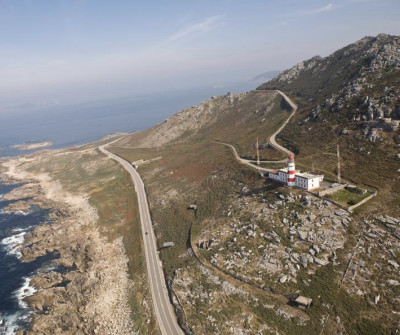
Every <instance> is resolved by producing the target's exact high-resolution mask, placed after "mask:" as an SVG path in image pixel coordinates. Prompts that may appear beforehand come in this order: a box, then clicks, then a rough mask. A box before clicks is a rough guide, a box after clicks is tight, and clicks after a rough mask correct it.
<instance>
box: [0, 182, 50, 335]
mask: <svg viewBox="0 0 400 335" xmlns="http://www.w3.org/2000/svg"><path fill="white" fill-rule="evenodd" d="M16 187H18V185H7V184H4V183H0V334H1V335H11V334H14V333H15V331H16V330H18V329H25V328H26V327H28V326H29V323H30V321H31V320H30V310H29V308H28V305H27V304H26V302H24V300H23V299H24V298H25V297H27V296H29V295H31V294H33V293H34V292H35V290H34V288H33V287H31V286H29V281H30V279H31V278H32V277H33V276H35V275H37V274H38V273H41V272H47V271H50V270H51V269H52V264H51V260H52V259H53V255H46V256H43V257H41V258H39V259H37V260H35V261H33V262H29V263H24V262H22V261H21V259H20V258H21V251H20V249H21V244H22V242H23V240H24V235H25V234H26V233H28V232H29V231H31V230H33V229H34V228H35V226H36V225H38V224H40V223H43V222H45V221H46V220H47V215H48V212H47V211H45V210H42V209H40V208H39V207H35V208H32V209H31V210H30V211H29V212H23V211H18V212H15V213H9V212H7V211H5V210H4V208H5V207H6V206H7V205H9V204H10V203H12V202H15V201H4V200H3V199H2V198H3V195H4V194H6V193H8V192H10V191H11V190H12V189H13V188H16Z"/></svg>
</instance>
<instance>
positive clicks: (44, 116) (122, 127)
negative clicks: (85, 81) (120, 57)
mask: <svg viewBox="0 0 400 335" xmlns="http://www.w3.org/2000/svg"><path fill="white" fill-rule="evenodd" d="M253 85H254V84H250V83H244V84H237V85H233V86H232V87H229V88H224V87H217V88H214V87H206V88H200V89H195V90H183V91H179V92H166V93H159V94H148V95H141V96H137V97H124V98H118V99H117V98H115V99H109V100H103V101H95V102H88V103H81V104H71V105H64V106H58V105H53V106H47V107H42V108H35V109H29V108H25V110H23V111H19V112H17V113H9V112H7V113H2V110H1V109H0V157H2V156H16V155H21V154H24V153H27V152H24V151H20V150H18V149H16V148H12V146H13V145H19V144H25V143H37V142H44V141H50V142H53V143H54V145H53V146H51V147H49V148H56V149H60V148H66V147H71V146H75V145H79V144H83V143H88V142H93V141H96V140H99V139H100V138H101V137H103V136H106V135H109V134H113V133H117V132H134V131H139V130H144V129H147V128H149V127H152V126H154V125H156V124H157V123H159V122H161V121H163V120H165V119H166V118H168V117H170V116H171V115H173V114H175V113H176V112H178V111H180V110H181V109H184V108H187V107H191V106H193V105H196V104H199V103H200V102H202V101H204V100H206V99H209V98H210V97H211V96H214V95H222V94H226V92H227V91H228V90H231V91H232V92H233V93H239V92H245V91H248V90H250V89H251V88H253ZM30 152H33V151H29V153H30Z"/></svg>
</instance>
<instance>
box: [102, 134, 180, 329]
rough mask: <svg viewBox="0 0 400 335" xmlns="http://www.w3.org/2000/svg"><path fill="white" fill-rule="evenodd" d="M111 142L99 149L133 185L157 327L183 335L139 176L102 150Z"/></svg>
mask: <svg viewBox="0 0 400 335" xmlns="http://www.w3.org/2000/svg"><path fill="white" fill-rule="evenodd" d="M113 142H115V141H112V142H110V143H107V144H105V145H102V146H100V147H99V149H100V151H101V152H102V153H104V154H105V155H107V156H108V157H110V158H111V159H114V160H116V161H117V162H118V163H120V164H121V165H122V166H123V167H124V168H125V170H127V171H128V172H129V174H130V175H131V177H132V181H133V183H134V185H135V189H136V193H137V195H138V205H139V212H140V222H141V224H142V235H143V240H144V250H145V254H146V265H147V273H148V277H149V284H150V289H151V296H152V300H153V307H154V311H155V313H156V316H157V321H158V325H159V327H160V330H161V333H162V334H163V335H183V332H182V330H181V328H180V327H179V325H178V322H177V319H176V315H175V312H174V311H173V309H172V306H171V304H170V301H169V297H168V290H167V288H166V286H165V279H164V273H163V270H162V263H161V261H160V259H159V257H158V253H157V244H156V238H155V235H154V231H153V227H152V222H151V217H150V212H149V205H148V203H147V197H146V191H145V189H144V184H143V181H142V179H141V178H140V175H139V174H138V173H137V171H136V170H135V169H134V168H133V166H132V165H131V164H130V163H129V162H128V161H126V160H124V159H122V158H121V157H118V156H117V155H114V154H113V153H111V152H109V151H108V150H106V149H105V148H104V147H105V146H107V145H109V144H111V143H113ZM146 232H147V234H146Z"/></svg>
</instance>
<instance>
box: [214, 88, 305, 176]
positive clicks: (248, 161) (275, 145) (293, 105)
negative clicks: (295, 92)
mask: <svg viewBox="0 0 400 335" xmlns="http://www.w3.org/2000/svg"><path fill="white" fill-rule="evenodd" d="M276 92H277V93H279V94H280V95H281V96H282V97H283V98H284V99H285V100H286V102H287V103H288V104H289V105H290V107H292V109H293V110H292V112H291V113H290V115H289V117H288V118H287V120H286V121H285V122H284V123H283V124H282V126H280V127H279V129H278V130H277V131H276V132H275V133H273V134H272V135H271V137H270V138H269V142H270V143H271V145H272V146H273V147H274V148H276V149H278V150H281V151H283V152H284V153H286V154H287V155H293V156H294V153H293V152H292V151H290V150H289V149H286V148H285V147H283V146H281V145H280V144H278V143H277V142H276V140H275V137H276V135H278V134H279V133H280V132H281V131H282V129H283V128H285V126H286V125H287V124H288V122H289V121H290V119H291V118H292V117H293V115H294V113H296V111H297V105H296V104H295V103H294V102H293V101H292V100H290V98H289V97H288V96H287V95H286V94H285V93H283V92H281V91H279V90H276ZM215 143H219V144H223V145H226V146H228V147H230V148H231V149H232V150H233V153H234V155H235V158H236V159H237V160H238V161H239V162H240V163H242V164H245V165H247V166H250V167H252V168H254V169H257V170H258V171H260V172H261V173H262V174H265V173H266V172H268V171H270V170H271V169H266V168H263V167H260V166H257V165H255V164H254V163H253V162H254V160H250V159H244V158H241V157H240V156H239V155H238V153H237V151H236V148H235V147H234V146H233V145H231V144H228V143H223V142H215ZM286 162H287V159H282V160H280V161H261V163H286Z"/></svg>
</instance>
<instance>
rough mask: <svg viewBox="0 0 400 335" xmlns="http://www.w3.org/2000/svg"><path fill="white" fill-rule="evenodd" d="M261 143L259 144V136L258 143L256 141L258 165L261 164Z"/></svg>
mask: <svg viewBox="0 0 400 335" xmlns="http://www.w3.org/2000/svg"><path fill="white" fill-rule="evenodd" d="M258 147H259V145H258V138H257V143H256V148H257V165H258V166H260V151H259V148H258Z"/></svg>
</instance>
